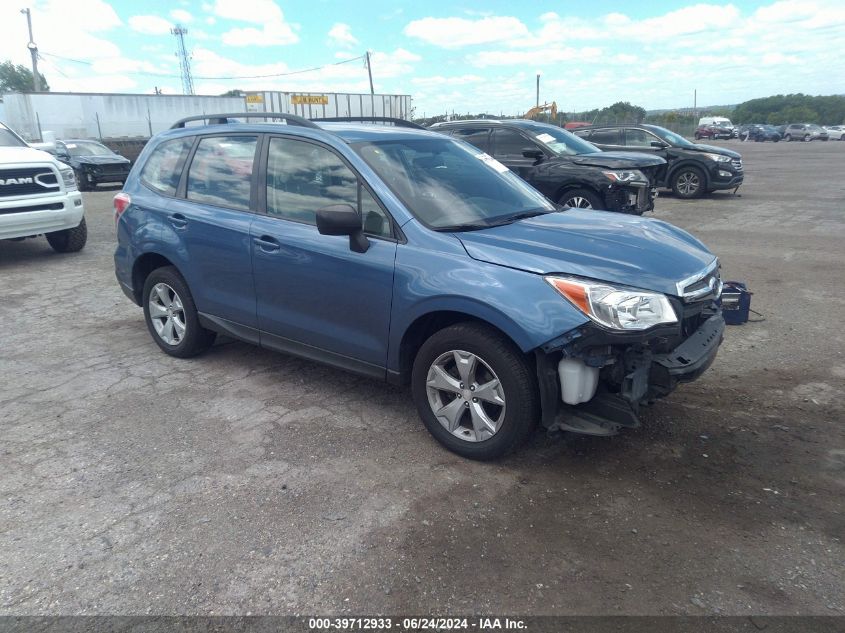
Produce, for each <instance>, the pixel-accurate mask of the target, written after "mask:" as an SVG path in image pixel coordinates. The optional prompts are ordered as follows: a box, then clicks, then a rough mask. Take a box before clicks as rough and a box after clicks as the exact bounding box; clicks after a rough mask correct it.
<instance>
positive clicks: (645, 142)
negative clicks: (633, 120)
mask: <svg viewBox="0 0 845 633" xmlns="http://www.w3.org/2000/svg"><path fill="white" fill-rule="evenodd" d="M657 140H659V139H658V138H657V137H655V136H652V135H651V134H649V133H648V132H646V131H645V130H637V129H634V128H626V129H625V145H627V146H628V147H651V142H652V141H657Z"/></svg>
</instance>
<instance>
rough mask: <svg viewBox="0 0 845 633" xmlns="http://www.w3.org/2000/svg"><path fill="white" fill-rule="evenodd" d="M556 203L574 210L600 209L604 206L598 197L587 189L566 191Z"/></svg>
mask: <svg viewBox="0 0 845 633" xmlns="http://www.w3.org/2000/svg"><path fill="white" fill-rule="evenodd" d="M558 202H559V203H560V204H562V205H563V206H565V207H572V208H574V209H601V208H602V207H603V206H604V205H603V204H602V202H601V200H599V198H598V196H596V194H594V193H593V192H592V191H589V190H587V189H572V190H570V191H567V192H566V193H565V194H563V195H562V196H561V197H560V200H559V201H558Z"/></svg>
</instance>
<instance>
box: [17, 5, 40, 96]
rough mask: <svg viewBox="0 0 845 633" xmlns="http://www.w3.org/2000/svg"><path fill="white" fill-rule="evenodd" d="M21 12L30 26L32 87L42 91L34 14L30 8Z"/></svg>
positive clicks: (36, 90)
mask: <svg viewBox="0 0 845 633" xmlns="http://www.w3.org/2000/svg"><path fill="white" fill-rule="evenodd" d="M21 13H23V14H24V15H25V16H26V25H27V27H28V28H29V44H27V45H26V47H27V48H28V49H29V54H30V55H32V87H33V88H34V89H35V92H41V75H39V74H38V47H37V46H36V45H35V41H34V40H33V38H32V15H31V14H30V12H29V9H21Z"/></svg>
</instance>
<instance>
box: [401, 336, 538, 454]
mask: <svg viewBox="0 0 845 633" xmlns="http://www.w3.org/2000/svg"><path fill="white" fill-rule="evenodd" d="M411 390H412V393H413V397H414V403H415V404H416V406H417V410H418V411H419V414H420V417H421V418H422V421H423V423H424V424H425V426H426V428H427V429H428V430H429V432H430V433H431V434H432V435H433V436H434V438H435V439H436V440H437V441H438V442H440V443H441V444H442V445H443V446H445V447H446V448H448V449H449V450H450V451H452V452H454V453H457V454H458V455H461V456H462V457H467V458H469V459H477V460H490V459H496V458H498V457H501V456H503V455H505V454H507V453H509V452H510V451H512V450H514V449H515V448H516V447H518V446H519V445H520V444H522V443H523V442H524V441H525V440H526V438H527V437H528V436H529V434H530V433H531V431H532V430H533V429H534V426H535V425H536V423H537V419H538V418H539V412H540V405H539V397H538V389H537V380H536V377H535V375H534V372H533V370H532V368H531V365H530V364H529V362H528V361H527V359H526V358H525V355H524V354H523V353H522V352H521V351H520V350H519V348H517V347H516V346H515V345H514V344H513V343H512V342H511V341H510V340H508V339H507V338H505V337H504V336H503V335H502V334H500V333H499V332H497V331H496V330H494V329H493V328H491V327H489V326H486V325H481V324H477V323H458V324H456V325H452V326H450V327H447V328H444V329H442V330H440V331H439V332H437V333H435V334H433V335H432V336H431V337H430V338H429V339H428V340H427V341H426V342H425V343H423V345H422V347H420V349H419V351H418V352H417V356H416V358H415V359H414V367H413V371H412V374H411Z"/></svg>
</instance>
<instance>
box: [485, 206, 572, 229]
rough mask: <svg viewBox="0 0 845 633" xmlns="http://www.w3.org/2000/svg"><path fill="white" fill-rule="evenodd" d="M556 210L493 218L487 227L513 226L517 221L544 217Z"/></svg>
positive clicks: (525, 212) (524, 212) (538, 210)
mask: <svg viewBox="0 0 845 633" xmlns="http://www.w3.org/2000/svg"><path fill="white" fill-rule="evenodd" d="M555 211H556V209H553V210H548V209H534V210H533V211H523V212H522V213H514V214H513V215H508V216H506V217H503V218H499V219H496V218H493V219H492V220H490V222H489V223H488V224H487V226H503V225H505V224H513V223H514V222H517V221H519V220H527V219H528V218H536V217H537V216H538V215H546V214H547V213H554V212H555Z"/></svg>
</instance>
